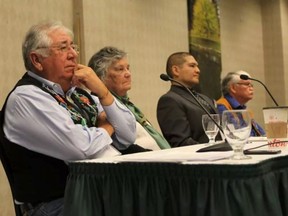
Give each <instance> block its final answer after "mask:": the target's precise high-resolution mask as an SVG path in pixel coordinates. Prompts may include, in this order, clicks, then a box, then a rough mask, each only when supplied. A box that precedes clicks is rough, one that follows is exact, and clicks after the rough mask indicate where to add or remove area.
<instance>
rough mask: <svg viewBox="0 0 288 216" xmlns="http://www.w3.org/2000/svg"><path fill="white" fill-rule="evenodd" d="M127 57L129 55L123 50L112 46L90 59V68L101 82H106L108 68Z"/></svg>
mask: <svg viewBox="0 0 288 216" xmlns="http://www.w3.org/2000/svg"><path fill="white" fill-rule="evenodd" d="M126 56H127V53H126V52H124V51H123V50H120V49H117V48H115V47H111V46H108V47H104V48H102V49H101V50H99V51H98V52H96V53H95V54H94V55H93V56H92V57H91V58H90V60H89V62H88V66H89V67H91V68H92V69H93V70H94V71H95V73H96V74H97V75H98V77H99V78H100V79H101V80H104V78H105V77H106V73H107V70H108V68H109V67H110V66H111V65H112V64H113V63H114V62H116V61H119V60H120V59H123V58H124V57H126Z"/></svg>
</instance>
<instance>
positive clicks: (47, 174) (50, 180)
mask: <svg viewBox="0 0 288 216" xmlns="http://www.w3.org/2000/svg"><path fill="white" fill-rule="evenodd" d="M21 85H36V86H38V87H40V86H41V83H40V82H39V81H37V80H36V79H34V78H32V77H30V76H28V75H27V74H25V75H24V76H23V77H22V79H21V80H19V81H18V83H17V84H16V86H15V87H14V89H15V88H16V87H17V86H21ZM40 88H41V87H40ZM14 89H13V90H12V91H11V92H13V91H14ZM11 92H10V93H9V95H8V96H7V98H6V101H5V103H4V105H3V108H2V111H1V116H0V124H1V126H0V128H1V129H0V138H1V144H2V145H3V148H4V150H5V153H6V155H7V157H8V159H9V161H8V163H9V164H10V166H11V168H12V177H13V183H14V185H13V190H14V198H15V199H16V200H17V201H21V202H31V203H38V202H46V201H50V200H53V199H56V198H59V197H63V196H64V191H65V185H66V178H67V175H68V166H67V165H66V164H65V163H64V161H62V160H59V159H56V158H53V157H49V156H46V155H43V154H40V153H37V152H34V151H30V150H28V149H26V148H24V147H22V146H19V145H17V144H15V143H12V142H10V141H9V140H8V139H6V137H5V134H4V131H3V124H4V115H5V108H6V103H7V99H8V97H9V96H10V94H11ZM15 121H17V119H15ZM27 124H29V122H27ZM38 142H41V140H38Z"/></svg>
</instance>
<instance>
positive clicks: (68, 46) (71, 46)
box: [36, 43, 79, 54]
mask: <svg viewBox="0 0 288 216" xmlns="http://www.w3.org/2000/svg"><path fill="white" fill-rule="evenodd" d="M63 45H65V47H64V46H63ZM50 48H57V50H59V51H61V52H62V53H64V52H68V51H69V50H70V49H72V50H73V51H75V52H76V53H77V54H79V46H78V45H77V44H67V43H61V44H58V45H52V46H49V47H48V46H42V47H37V49H50ZM37 49H36V50H37Z"/></svg>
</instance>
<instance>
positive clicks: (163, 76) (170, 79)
mask: <svg viewBox="0 0 288 216" xmlns="http://www.w3.org/2000/svg"><path fill="white" fill-rule="evenodd" d="M160 78H161V79H162V80H164V81H172V82H176V83H178V84H179V85H181V86H182V87H184V88H185V89H186V90H187V91H188V92H189V93H190V94H191V96H192V97H193V98H194V99H195V101H196V102H197V103H198V105H199V106H200V107H201V108H202V110H203V111H204V112H205V113H206V114H207V115H208V116H209V118H210V119H211V120H212V121H213V122H214V123H215V125H216V126H217V127H218V128H219V130H220V131H221V132H222V133H223V130H222V128H221V126H220V125H219V124H218V123H217V122H216V121H215V120H214V119H213V118H212V116H211V114H210V113H209V112H208V111H207V109H206V108H205V107H204V106H203V105H202V103H201V102H200V101H199V100H198V99H197V97H196V96H195V95H194V94H193V92H192V91H191V90H190V89H189V88H188V87H186V86H184V85H183V84H182V83H181V82H179V81H177V80H174V79H172V78H171V77H169V76H168V75H167V74H161V75H160Z"/></svg>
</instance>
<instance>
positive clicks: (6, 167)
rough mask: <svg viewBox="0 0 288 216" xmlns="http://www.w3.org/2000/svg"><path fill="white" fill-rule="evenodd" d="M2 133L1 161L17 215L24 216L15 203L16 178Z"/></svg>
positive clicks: (0, 143)
mask: <svg viewBox="0 0 288 216" xmlns="http://www.w3.org/2000/svg"><path fill="white" fill-rule="evenodd" d="M1 114H2V113H1V111H0V118H1V120H3V119H2V118H4V117H3V116H2V115H1ZM1 122H3V121H1ZM1 127H3V125H1ZM0 132H1V133H0V160H1V163H2V165H3V168H4V171H5V174H6V176H7V179H8V182H9V185H10V189H11V192H12V198H13V205H14V209H15V215H16V216H22V213H21V209H20V206H19V205H17V204H16V203H15V202H14V194H15V192H14V176H13V172H12V168H11V166H10V164H9V160H8V158H7V155H6V154H5V151H4V148H3V139H4V137H3V136H4V133H3V128H1V130H0Z"/></svg>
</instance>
